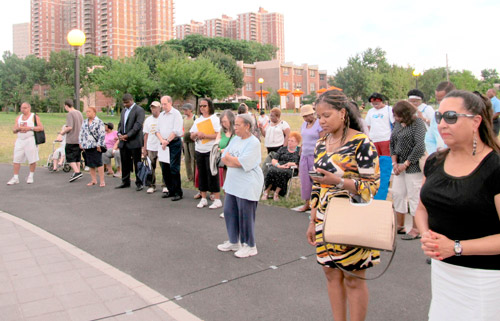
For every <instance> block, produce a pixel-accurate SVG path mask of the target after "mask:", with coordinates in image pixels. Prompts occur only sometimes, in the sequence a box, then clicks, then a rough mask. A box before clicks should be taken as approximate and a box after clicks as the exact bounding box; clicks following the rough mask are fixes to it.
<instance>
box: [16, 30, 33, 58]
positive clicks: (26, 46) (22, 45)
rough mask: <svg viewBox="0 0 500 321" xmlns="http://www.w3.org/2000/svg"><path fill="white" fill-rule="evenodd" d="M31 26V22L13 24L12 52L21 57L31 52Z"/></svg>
mask: <svg viewBox="0 0 500 321" xmlns="http://www.w3.org/2000/svg"><path fill="white" fill-rule="evenodd" d="M30 44H31V27H30V23H29V22H26V23H18V24H14V25H12V52H13V53H14V54H15V55H16V56H18V57H19V58H25V57H26V56H28V55H29V54H30Z"/></svg>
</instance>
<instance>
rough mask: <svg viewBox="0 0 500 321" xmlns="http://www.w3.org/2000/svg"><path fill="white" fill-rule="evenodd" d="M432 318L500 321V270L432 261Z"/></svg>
mask: <svg viewBox="0 0 500 321" xmlns="http://www.w3.org/2000/svg"><path fill="white" fill-rule="evenodd" d="M431 279H432V301H431V307H430V311H429V321H447V320H453V321H462V320H463V321H494V320H500V271H499V270H482V269H473V268H467V267H462V266H458V265H453V264H448V263H444V262H441V261H438V260H432V277H431Z"/></svg>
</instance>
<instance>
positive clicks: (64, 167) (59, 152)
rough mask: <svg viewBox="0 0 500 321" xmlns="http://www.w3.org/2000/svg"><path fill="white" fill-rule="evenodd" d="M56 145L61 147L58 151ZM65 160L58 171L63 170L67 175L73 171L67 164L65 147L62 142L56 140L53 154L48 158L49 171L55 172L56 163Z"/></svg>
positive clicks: (58, 167) (53, 143)
mask: <svg viewBox="0 0 500 321" xmlns="http://www.w3.org/2000/svg"><path fill="white" fill-rule="evenodd" d="M56 145H58V146H59V147H58V148H57V149H56ZM61 157H62V158H63V161H62V163H61V164H59V165H58V166H57V170H59V169H60V168H62V170H63V171H64V172H65V173H67V172H69V171H70V170H71V166H70V165H69V164H68V163H67V162H66V155H65V154H64V145H63V144H62V141H58V140H55V141H53V142H52V154H50V155H49V157H48V158H47V169H48V170H49V172H53V171H54V161H55V160H57V159H59V158H61Z"/></svg>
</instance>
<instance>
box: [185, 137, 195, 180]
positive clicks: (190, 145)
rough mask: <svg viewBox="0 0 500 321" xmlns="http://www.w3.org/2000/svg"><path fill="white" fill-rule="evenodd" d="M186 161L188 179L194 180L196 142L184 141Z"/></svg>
mask: <svg viewBox="0 0 500 321" xmlns="http://www.w3.org/2000/svg"><path fill="white" fill-rule="evenodd" d="M184 163H185V164H186V175H187V178H188V180H194V169H195V167H196V162H195V156H194V142H184Z"/></svg>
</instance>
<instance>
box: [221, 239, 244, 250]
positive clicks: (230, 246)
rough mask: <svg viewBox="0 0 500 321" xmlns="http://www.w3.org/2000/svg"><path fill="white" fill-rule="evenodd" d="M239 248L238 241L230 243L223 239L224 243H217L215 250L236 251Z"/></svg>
mask: <svg viewBox="0 0 500 321" xmlns="http://www.w3.org/2000/svg"><path fill="white" fill-rule="evenodd" d="M239 249H240V243H231V242H229V241H225V242H224V243H222V244H219V245H217V250H219V251H222V252H229V251H238V250H239Z"/></svg>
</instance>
